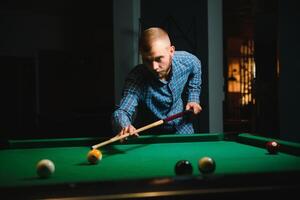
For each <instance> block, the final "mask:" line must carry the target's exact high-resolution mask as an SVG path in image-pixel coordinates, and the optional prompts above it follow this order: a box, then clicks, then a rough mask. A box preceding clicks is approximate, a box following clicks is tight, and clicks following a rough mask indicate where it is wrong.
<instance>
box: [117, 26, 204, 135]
mask: <svg viewBox="0 0 300 200" xmlns="http://www.w3.org/2000/svg"><path fill="white" fill-rule="evenodd" d="M139 50H140V54H141V57H142V60H143V64H140V65H138V66H136V67H135V68H134V69H133V70H131V72H130V73H129V75H128V76H127V78H126V81H125V86H124V89H123V94H122V99H121V101H120V104H119V105H117V106H116V110H115V111H114V113H113V116H112V118H113V119H112V120H113V127H114V129H115V131H116V132H117V134H118V135H124V134H126V133H132V132H134V131H135V130H136V128H135V127H137V126H139V127H138V128H140V127H141V124H139V123H138V121H139V122H140V123H143V125H147V124H148V123H152V122H154V121H157V120H159V119H163V118H166V117H168V116H170V115H173V114H176V113H179V112H182V111H183V110H192V111H193V112H194V114H198V113H199V112H201V110H202V108H201V106H200V92H201V63H200V61H199V60H198V59H197V58H196V57H195V56H194V55H192V54H190V53H188V52H185V51H175V47H174V46H172V45H171V41H170V38H169V36H168V34H167V32H165V31H164V30H163V29H161V28H156V27H153V28H149V29H147V30H145V31H144V32H143V33H142V35H141V37H140V41H139ZM193 132H194V129H193V124H192V122H191V121H190V120H188V119H187V118H184V117H183V118H178V119H174V120H172V121H170V122H168V123H165V124H163V125H161V126H160V127H157V128H154V129H152V130H151V133H158V134H159V133H161V134H162V133H179V134H192V133H193ZM135 135H138V134H135Z"/></svg>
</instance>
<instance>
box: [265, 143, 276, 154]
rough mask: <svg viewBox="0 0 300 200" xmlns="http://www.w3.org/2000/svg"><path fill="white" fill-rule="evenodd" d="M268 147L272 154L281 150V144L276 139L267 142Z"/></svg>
mask: <svg viewBox="0 0 300 200" xmlns="http://www.w3.org/2000/svg"><path fill="white" fill-rule="evenodd" d="M266 149H267V151H268V152H269V153H270V154H276V153H277V152H278V150H279V144H278V143H277V142H275V141H269V142H267V143H266Z"/></svg>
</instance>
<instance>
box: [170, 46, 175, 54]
mask: <svg viewBox="0 0 300 200" xmlns="http://www.w3.org/2000/svg"><path fill="white" fill-rule="evenodd" d="M174 52H175V46H171V47H170V53H171V55H172V56H173V54H174Z"/></svg>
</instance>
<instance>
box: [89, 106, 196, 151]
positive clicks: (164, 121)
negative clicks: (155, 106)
mask: <svg viewBox="0 0 300 200" xmlns="http://www.w3.org/2000/svg"><path fill="white" fill-rule="evenodd" d="M190 113H193V111H192V110H185V111H183V112H180V113H177V114H174V115H171V116H169V117H167V118H165V119H161V120H158V121H156V122H153V123H151V124H148V125H146V126H143V127H141V128H139V129H137V130H135V131H134V132H132V133H126V134H124V135H121V136H119V135H117V136H115V137H113V138H111V139H109V140H106V141H104V142H101V143H99V144H95V145H93V146H92V149H98V148H100V147H102V146H104V145H107V144H110V143H113V142H116V141H118V140H121V139H123V138H126V137H128V136H130V135H134V134H136V133H139V132H142V131H145V130H147V129H150V128H153V127H156V126H159V125H162V124H164V123H166V122H169V121H172V120H174V119H176V118H179V117H182V116H184V115H186V114H190Z"/></svg>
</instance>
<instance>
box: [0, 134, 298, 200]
mask: <svg viewBox="0 0 300 200" xmlns="http://www.w3.org/2000/svg"><path fill="white" fill-rule="evenodd" d="M107 139H108V138H55V139H31V140H28V139H27V140H8V141H6V145H2V148H1V149H0V163H1V164H0V194H1V195H2V196H3V195H5V196H8V197H11V198H22V199H24V198H30V199H32V198H33V199H36V198H61V199H64V198H66V199H68V198H71V197H72V198H74V199H147V198H152V199H153V198H162V197H163V198H164V199H168V198H169V199H192V198H196V199H199V198H200V197H207V198H210V199H219V198H220V197H222V198H224V197H240V196H244V197H251V196H253V197H256V196H257V195H265V194H266V195H269V196H270V197H271V196H276V197H278V195H281V194H283V195H290V194H293V193H295V194H296V193H297V192H298V191H299V189H300V181H299V178H300V156H299V155H300V144H299V143H293V142H287V141H282V140H276V141H277V142H278V143H279V144H280V149H279V152H278V153H277V154H269V153H268V152H267V150H266V149H265V143H266V142H267V141H269V140H271V138H265V137H262V136H258V135H251V134H247V133H240V134H234V135H233V134H223V133H207V134H204V133H199V134H193V135H149V134H147V135H146V134H143V135H142V136H140V137H138V138H129V139H128V140H127V141H126V142H123V143H120V142H119V141H117V142H115V143H112V144H109V145H106V146H103V147H101V148H100V150H101V152H102V154H103V157H102V160H101V161H99V162H98V163H97V164H94V165H93V164H89V162H88V161H87V153H88V151H89V150H90V147H91V146H92V145H94V144H96V143H100V142H102V141H105V140H107ZM204 156H210V157H211V158H213V159H214V160H215V163H216V169H215V171H214V172H213V173H212V174H203V173H201V172H200V171H199V170H198V160H199V159H200V158H202V157H204ZM41 159H50V160H52V161H53V162H54V164H55V172H54V173H53V174H52V175H51V176H50V177H49V178H46V179H41V178H39V177H38V175H37V173H36V164H37V162H38V161H39V160H41ZM179 160H189V161H190V162H191V164H192V167H193V172H192V174H190V175H184V176H179V175H176V174H175V170H174V167H175V164H176V162H177V161H179Z"/></svg>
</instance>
